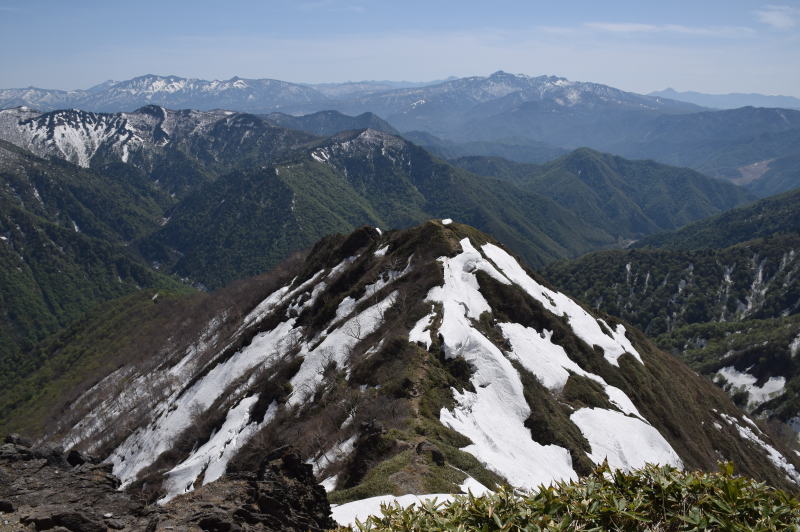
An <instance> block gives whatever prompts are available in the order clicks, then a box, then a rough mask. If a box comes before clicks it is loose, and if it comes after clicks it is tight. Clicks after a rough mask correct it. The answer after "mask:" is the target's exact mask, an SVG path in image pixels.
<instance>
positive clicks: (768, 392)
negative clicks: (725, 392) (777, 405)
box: [715, 366, 786, 410]
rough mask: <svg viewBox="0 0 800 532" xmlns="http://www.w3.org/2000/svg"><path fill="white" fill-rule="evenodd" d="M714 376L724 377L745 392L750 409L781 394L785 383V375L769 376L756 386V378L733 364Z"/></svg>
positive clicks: (734, 386) (735, 387)
mask: <svg viewBox="0 0 800 532" xmlns="http://www.w3.org/2000/svg"><path fill="white" fill-rule="evenodd" d="M715 377H721V378H723V379H725V380H726V381H727V382H729V383H730V384H731V385H732V386H733V388H734V389H742V390H744V391H745V392H747V396H748V399H747V408H748V409H750V410H752V409H753V408H756V407H757V406H759V405H761V404H763V403H766V402H767V401H769V400H770V399H772V398H773V397H777V396H779V395H781V394H782V393H783V388H784V386H785V385H786V378H785V377H770V378H769V379H767V381H766V382H765V383H764V384H763V385H762V386H756V381H757V380H758V379H756V378H755V377H754V376H753V375H750V374H749V373H745V372H742V371H739V370H737V369H736V368H735V367H733V366H726V367H724V368H721V369H720V370H719V371H717V373H716V376H715Z"/></svg>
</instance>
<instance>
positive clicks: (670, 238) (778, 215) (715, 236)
mask: <svg viewBox="0 0 800 532" xmlns="http://www.w3.org/2000/svg"><path fill="white" fill-rule="evenodd" d="M797 232H800V189H797V190H793V191H790V192H786V193H784V194H780V195H778V196H772V197H769V198H766V199H763V200H760V201H757V202H755V203H752V204H750V205H745V206H744V207H739V208H736V209H731V210H730V211H727V212H724V213H722V214H719V215H717V216H713V217H711V218H708V219H706V220H701V221H699V222H695V223H693V224H689V225H687V226H686V227H684V228H682V229H680V230H678V231H674V232H670V233H663V234H659V235H653V236H651V237H648V238H645V239H642V240H641V241H639V242H637V243H636V244H634V247H637V248H644V247H649V248H661V249H679V250H689V249H711V248H724V247H728V246H732V245H734V244H738V243H740V242H745V241H747V240H752V239H754V238H765V237H769V236H772V235H777V234H782V233H797Z"/></svg>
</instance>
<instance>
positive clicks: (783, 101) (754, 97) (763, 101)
mask: <svg viewBox="0 0 800 532" xmlns="http://www.w3.org/2000/svg"><path fill="white" fill-rule="evenodd" d="M648 96H656V97H659V98H669V99H671V100H678V101H680V102H687V103H693V104H695V105H702V106H703V107H712V108H716V109H735V108H737V107H783V108H786V109H800V98H795V97H794V96H777V95H775V96H773V95H767V94H755V93H750V94H744V93H730V94H706V93H702V92H694V91H684V92H680V91H676V90H675V89H664V90H661V91H654V92H651V93H649V94H648Z"/></svg>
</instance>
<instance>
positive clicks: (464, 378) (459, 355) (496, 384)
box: [3, 221, 800, 502]
mask: <svg viewBox="0 0 800 532" xmlns="http://www.w3.org/2000/svg"><path fill="white" fill-rule="evenodd" d="M137 298H138V300H140V301H141V303H142V304H145V305H149V306H150V307H151V309H152V311H151V312H149V313H145V314H144V315H145V316H149V319H148V320H146V322H145V323H140V324H138V325H137V326H136V327H135V328H133V327H131V325H130V324H129V323H128V320H126V319H125V316H126V314H127V313H129V312H131V310H130V308H131V307H132V306H133V304H134V300H129V301H128V303H127V304H126V305H121V306H118V307H117V308H116V309H115V310H114V311H111V310H109V311H107V312H104V313H102V314H97V315H96V316H95V317H94V318H92V320H90V321H89V322H87V323H85V324H84V325H82V326H79V328H78V329H77V330H76V333H73V334H72V335H68V336H65V337H62V339H61V341H60V342H58V343H56V344H55V345H54V347H53V348H52V351H51V356H50V359H49V362H48V364H49V366H48V370H49V372H48V375H49V377H45V376H44V375H43V374H39V375H34V376H32V377H31V380H29V381H27V382H20V383H19V385H18V387H16V388H15V390H12V391H11V392H6V393H5V394H4V396H3V400H4V401H7V398H8V396H9V395H10V394H13V393H15V392H16V393H22V390H23V388H24V386H26V385H28V386H30V385H31V383H32V382H38V383H39V388H38V389H37V391H34V396H35V397H33V398H31V399H30V400H29V401H28V402H24V401H23V402H22V403H17V405H16V407H14V408H11V409H5V410H3V412H4V416H5V417H4V427H6V428H7V429H8V428H20V427H25V428H26V429H27V430H28V431H30V432H33V433H34V434H38V435H42V436H44V438H45V439H46V440H48V441H53V442H61V443H63V444H64V445H65V446H67V447H74V448H76V449H82V450H84V451H88V452H91V453H94V454H98V455H100V456H103V457H108V459H109V460H110V461H111V462H112V463H113V464H114V469H113V470H114V473H115V474H116V475H118V476H119V477H120V479H121V480H122V483H123V487H130V488H132V489H134V490H136V491H137V492H142V490H144V493H147V494H148V495H149V497H150V498H151V499H159V500H161V501H162V502H164V501H168V500H172V499H174V498H175V497H176V496H178V495H180V494H183V493H186V492H191V491H194V490H196V489H198V488H199V487H200V486H201V485H204V484H209V483H212V482H214V481H215V480H217V479H220V478H224V475H225V474H229V473H232V472H244V471H252V470H253V468H254V467H257V463H259V461H260V460H261V457H262V456H263V454H264V453H265V451H266V449H271V448H274V447H277V446H279V445H281V444H284V443H288V442H291V443H292V444H293V445H295V446H297V447H298V452H299V453H300V455H301V457H302V458H303V459H304V460H307V461H308V462H309V463H310V464H311V465H312V467H313V471H314V473H315V475H316V476H317V478H318V479H319V480H323V481H324V482H323V485H324V486H325V487H326V489H328V491H329V496H330V497H331V500H332V501H333V502H343V501H348V500H354V499H362V498H365V497H369V496H373V495H379V494H383V493H385V492H386V491H390V492H393V493H397V494H402V493H458V492H460V491H461V490H462V489H466V488H464V487H463V486H471V487H472V489H476V488H475V487H476V486H481V485H482V486H486V487H490V488H491V487H494V486H495V485H496V484H497V483H501V482H509V483H511V484H512V485H514V486H517V487H521V488H534V487H536V486H538V485H539V484H540V483H548V482H550V481H552V480H557V479H572V478H577V477H578V476H579V475H583V474H586V473H588V472H589V471H590V470H591V469H592V467H593V466H594V465H595V464H599V463H602V462H603V461H604V460H608V463H609V465H610V466H611V467H612V468H622V469H629V468H632V467H638V466H641V465H643V464H644V463H645V462H656V463H665V464H673V465H678V466H681V467H685V468H689V469H694V468H700V469H715V468H716V462H717V461H718V460H720V459H732V460H734V461H735V462H736V463H737V464H738V467H739V468H740V471H742V472H743V473H745V474H748V475H753V476H755V477H756V478H762V479H764V480H768V481H769V482H772V483H775V484H779V485H789V484H792V483H794V482H796V481H797V480H798V479H800V475H799V474H798V472H797V470H796V466H795V465H794V459H793V458H791V457H788V456H786V455H783V454H781V451H780V450H779V449H780V448H781V446H780V444H779V443H777V442H776V441H774V440H772V439H771V438H770V436H768V435H767V434H766V433H765V432H762V429H761V428H758V427H756V425H755V424H754V423H753V421H752V420H750V419H749V418H747V417H745V416H744V415H743V414H741V413H740V412H739V411H738V410H737V409H736V408H735V407H734V406H733V405H732V403H731V402H730V400H729V399H727V397H726V396H725V395H724V393H723V392H722V391H721V390H718V389H715V388H714V387H713V386H712V385H711V384H710V383H708V382H707V381H705V380H704V379H702V378H700V377H698V376H696V375H695V374H694V373H693V372H692V371H690V370H689V369H688V368H687V367H685V366H684V365H682V364H681V363H680V362H678V361H677V360H676V359H674V358H673V357H671V356H669V355H666V354H664V353H663V352H661V351H658V350H657V349H656V348H654V347H653V345H652V344H650V343H649V341H648V340H646V338H645V337H644V336H643V335H642V334H641V333H639V332H638V331H637V330H636V329H634V328H633V327H631V326H628V325H624V324H623V323H621V322H619V321H618V320H616V319H613V318H609V317H607V316H599V315H595V314H592V313H591V312H588V311H587V310H585V309H584V308H583V307H581V306H580V305H579V304H577V303H575V302H574V301H572V300H570V299H569V298H567V297H566V296H564V295H562V294H560V293H558V292H556V291H554V290H552V289H551V288H549V287H548V285H547V284H546V283H545V282H544V281H543V280H542V279H541V278H539V277H538V276H537V275H536V274H533V273H532V272H530V271H529V270H528V269H526V267H525V266H523V265H522V264H521V263H520V262H519V260H518V259H517V258H515V257H514V256H513V255H511V254H509V253H508V252H507V251H506V250H505V249H503V247H502V246H500V245H498V244H497V243H496V242H495V241H494V240H493V239H492V238H491V237H489V236H487V235H485V234H483V233H480V232H478V231H476V230H475V229H473V228H471V227H469V226H466V225H461V224H457V223H453V222H449V221H443V222H441V223H440V222H429V223H426V224H424V225H422V226H418V227H414V228H412V229H408V230H404V231H392V232H388V233H381V232H379V231H377V230H375V229H374V228H369V227H365V228H362V229H360V230H358V231H356V232H354V233H352V234H351V235H349V236H333V237H329V238H326V239H323V240H322V241H320V242H319V243H318V244H317V245H315V246H314V248H313V249H312V250H311V251H310V253H309V254H308V255H306V256H305V257H303V258H300V259H298V260H295V262H292V263H287V264H286V265H285V267H284V268H283V269H281V270H278V271H276V272H274V273H272V274H270V275H268V276H263V277H261V278H256V279H252V280H249V281H244V282H242V283H239V284H237V285H233V286H231V287H229V288H226V289H223V290H221V291H219V292H217V293H214V294H211V295H199V296H193V297H191V298H187V297H177V298H176V297H174V296H169V295H167V296H166V297H165V299H163V300H162V299H161V298H160V297H155V298H153V297H151V296H150V294H149V293H147V294H141V295H140V296H137ZM137 304H138V303H137ZM136 314H137V315H142V310H141V309H138V310H136ZM108 320H113V321H114V323H116V325H115V326H114V327H117V328H118V334H112V335H110V336H109V335H106V336H103V337H101V336H98V335H95V334H92V331H93V330H95V329H96V328H97V326H98V324H100V323H104V322H108ZM79 330H83V331H85V332H77V331H79ZM112 337H116V338H125V339H126V340H125V341H124V342H122V343H117V349H115V350H114V351H113V354H111V355H108V354H107V353H109V351H105V350H104V348H103V346H104V345H107V343H108V342H109V341H111V338H112ZM81 344H82V345H81ZM89 347H91V349H87V348H89ZM71 350H77V352H79V353H83V355H79V356H78V357H77V358H73V360H72V363H71V364H70V366H68V367H64V370H63V371H60V372H59V371H56V372H53V369H54V368H56V367H59V365H60V364H63V363H64V362H65V358H64V357H67V356H68V353H69V352H70V351H71ZM73 352H74V351H73ZM134 352H135V353H137V354H136V355H135V356H134V357H130V355H131V354H132V353H134ZM92 353H94V354H92ZM101 353H106V354H101ZM87 368H92V369H91V371H87ZM3 404H8V403H7V402H4V403H3ZM122 405H124V408H123V407H122ZM43 412H49V414H46V415H44V416H42V415H41V413H43ZM37 413H38V414H37ZM451 466H453V467H451ZM789 479H792V480H789ZM787 482H788V483H789V484H787Z"/></svg>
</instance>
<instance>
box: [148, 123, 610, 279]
mask: <svg viewBox="0 0 800 532" xmlns="http://www.w3.org/2000/svg"><path fill="white" fill-rule="evenodd" d="M359 134H360V132H356V133H347V134H341V135H337V136H335V137H332V138H331V139H327V140H325V141H321V142H319V143H317V144H316V145H315V146H312V147H310V148H304V149H302V150H299V151H296V152H294V153H293V154H292V155H291V156H287V157H286V158H284V159H280V162H276V163H275V164H274V166H269V167H266V168H263V169H260V170H248V171H235V172H233V173H230V174H225V175H222V176H221V177H219V178H218V179H217V180H216V181H214V182H212V183H208V184H205V185H203V186H200V187H199V188H198V189H197V190H196V191H195V192H194V193H192V194H189V195H188V196H187V197H186V199H185V200H183V201H182V202H181V203H180V204H179V205H178V206H176V207H175V208H174V209H173V210H172V211H171V212H170V221H169V223H167V224H166V225H165V226H164V227H163V228H161V229H160V230H158V231H156V232H154V233H153V234H152V235H150V236H148V237H146V238H145V239H143V241H142V242H141V243H140V244H139V248H140V249H141V251H142V253H143V254H144V255H145V256H146V257H148V258H149V259H150V260H153V261H157V262H159V263H161V264H163V265H164V267H165V268H166V269H168V270H170V271H175V272H177V273H178V274H179V275H181V276H185V277H189V278H191V279H193V280H195V281H198V282H200V283H202V284H203V285H204V286H206V287H208V288H212V289H213V288H218V287H220V286H223V285H224V284H225V283H227V282H230V281H231V280H232V279H235V278H238V277H243V276H247V275H254V274H256V273H259V272H261V271H265V270H267V269H269V268H270V267H272V266H273V265H275V264H276V263H277V262H279V261H280V260H281V259H282V258H283V257H284V256H286V255H287V254H288V253H289V252H291V251H292V250H297V249H303V248H306V247H309V246H311V245H312V244H313V243H314V242H316V241H317V240H318V239H320V238H321V237H323V236H324V235H326V234H330V233H333V232H348V231H352V230H353V229H355V228H356V227H358V226H360V225H364V224H367V225H373V226H379V227H382V228H384V229H385V228H403V227H409V226H412V225H415V224H417V223H420V222H422V221H424V220H428V219H431V218H453V219H454V220H456V221H459V222H463V223H467V224H471V225H474V226H476V227H477V228H479V229H481V230H483V231H486V232H488V233H490V234H492V235H494V236H495V237H496V238H498V239H499V240H500V241H501V242H504V243H505V244H506V245H508V246H510V247H511V248H513V249H515V250H517V252H518V253H520V254H521V255H522V256H523V257H524V258H525V259H526V260H527V261H528V262H529V263H531V264H533V265H534V266H542V265H544V264H545V263H547V262H550V261H552V260H555V259H558V258H562V257H569V256H575V255H577V254H580V253H583V252H586V251H588V250H591V249H596V248H598V247H604V246H608V245H611V244H613V243H614V240H615V239H614V238H613V237H611V236H610V235H609V234H608V233H606V232H605V231H603V230H601V229H598V228H595V227H592V226H591V225H589V224H587V223H585V222H583V221H581V220H580V218H579V217H578V216H576V215H575V214H574V213H573V212H572V211H570V210H569V209H566V208H564V207H562V206H559V205H557V204H556V203H555V202H553V201H551V200H549V199H547V198H546V197H544V196H543V195H541V194H536V193H533V192H526V191H522V190H520V189H519V188H518V187H516V186H515V185H513V184H511V183H507V182H502V181H499V180H493V179H485V178H479V177H478V176H475V175H473V174H471V173H469V172H466V171H464V170H461V169H458V168H455V167H453V166H451V165H450V164H448V163H446V162H444V161H441V160H439V159H436V158H434V157H433V156H431V155H430V154H429V153H427V152H426V151H424V150H422V149H421V148H418V147H416V146H414V145H412V144H409V143H407V142H405V141H403V140H402V139H399V138H397V137H393V136H389V135H384V134H381V133H377V132H376V133H375V135H383V136H381V137H379V138H378V139H377V141H376V140H375V139H361V138H360V137H359ZM316 148H319V149H322V150H326V153H328V154H329V158H328V160H327V161H326V162H325V163H320V162H318V161H316V160H314V158H313V157H311V155H310V153H309V152H310V151H311V150H313V149H316Z"/></svg>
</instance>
